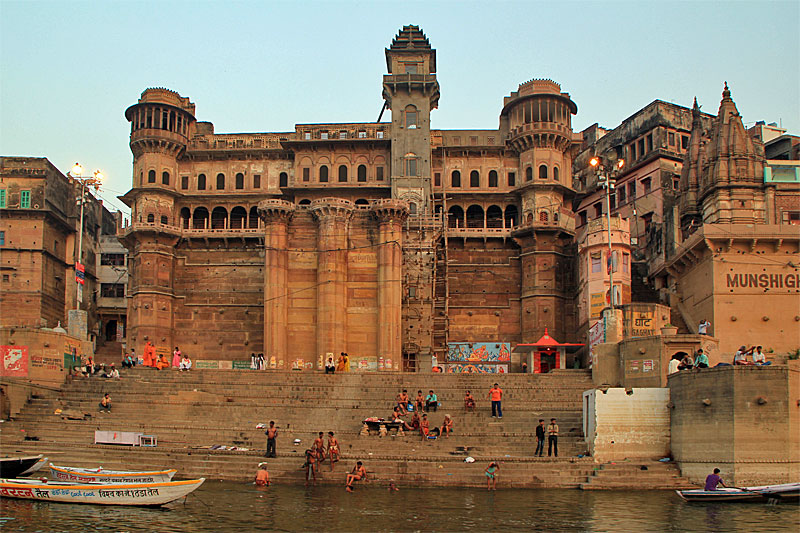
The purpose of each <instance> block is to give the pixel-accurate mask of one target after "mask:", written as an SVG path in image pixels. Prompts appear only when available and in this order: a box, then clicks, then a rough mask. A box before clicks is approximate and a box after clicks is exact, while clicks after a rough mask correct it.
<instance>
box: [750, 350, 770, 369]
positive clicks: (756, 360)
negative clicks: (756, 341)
mask: <svg viewBox="0 0 800 533" xmlns="http://www.w3.org/2000/svg"><path fill="white" fill-rule="evenodd" d="M753 364H754V365H761V366H763V365H769V364H772V361H770V362H769V363H768V362H767V358H766V357H765V356H764V352H762V351H761V346H758V347H756V351H755V352H753Z"/></svg>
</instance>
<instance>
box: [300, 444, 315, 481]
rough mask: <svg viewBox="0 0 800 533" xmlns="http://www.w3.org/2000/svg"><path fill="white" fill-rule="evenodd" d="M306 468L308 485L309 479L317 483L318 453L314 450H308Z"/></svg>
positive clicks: (304, 466)
mask: <svg viewBox="0 0 800 533" xmlns="http://www.w3.org/2000/svg"><path fill="white" fill-rule="evenodd" d="M303 468H305V469H306V487H307V486H308V483H309V481H310V482H311V483H313V484H314V485H316V484H317V454H316V453H315V452H314V451H313V450H306V462H305V464H303Z"/></svg>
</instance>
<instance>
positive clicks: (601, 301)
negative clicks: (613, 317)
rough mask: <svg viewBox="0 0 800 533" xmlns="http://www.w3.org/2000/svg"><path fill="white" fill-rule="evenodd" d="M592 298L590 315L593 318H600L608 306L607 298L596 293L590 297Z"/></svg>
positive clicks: (600, 293)
mask: <svg viewBox="0 0 800 533" xmlns="http://www.w3.org/2000/svg"><path fill="white" fill-rule="evenodd" d="M589 298H590V302H591V303H590V313H589V316H591V317H592V318H599V317H600V314H601V313H602V312H603V308H604V307H605V306H606V296H605V294H603V293H602V292H595V293H592V294H590V295H589Z"/></svg>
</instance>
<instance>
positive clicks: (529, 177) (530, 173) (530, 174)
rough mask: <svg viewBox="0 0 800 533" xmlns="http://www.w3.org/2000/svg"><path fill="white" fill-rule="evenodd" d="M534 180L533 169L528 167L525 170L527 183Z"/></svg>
mask: <svg viewBox="0 0 800 533" xmlns="http://www.w3.org/2000/svg"><path fill="white" fill-rule="evenodd" d="M532 179H533V168H531V167H528V168H526V169H525V181H531V180H532Z"/></svg>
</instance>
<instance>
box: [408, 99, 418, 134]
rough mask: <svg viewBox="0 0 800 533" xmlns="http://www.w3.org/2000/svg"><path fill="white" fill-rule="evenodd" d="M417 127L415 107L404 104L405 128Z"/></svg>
mask: <svg viewBox="0 0 800 533" xmlns="http://www.w3.org/2000/svg"><path fill="white" fill-rule="evenodd" d="M416 127H417V108H416V107H414V106H413V105H409V106H406V128H408V129H410V130H413V129H415V128H416Z"/></svg>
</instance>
